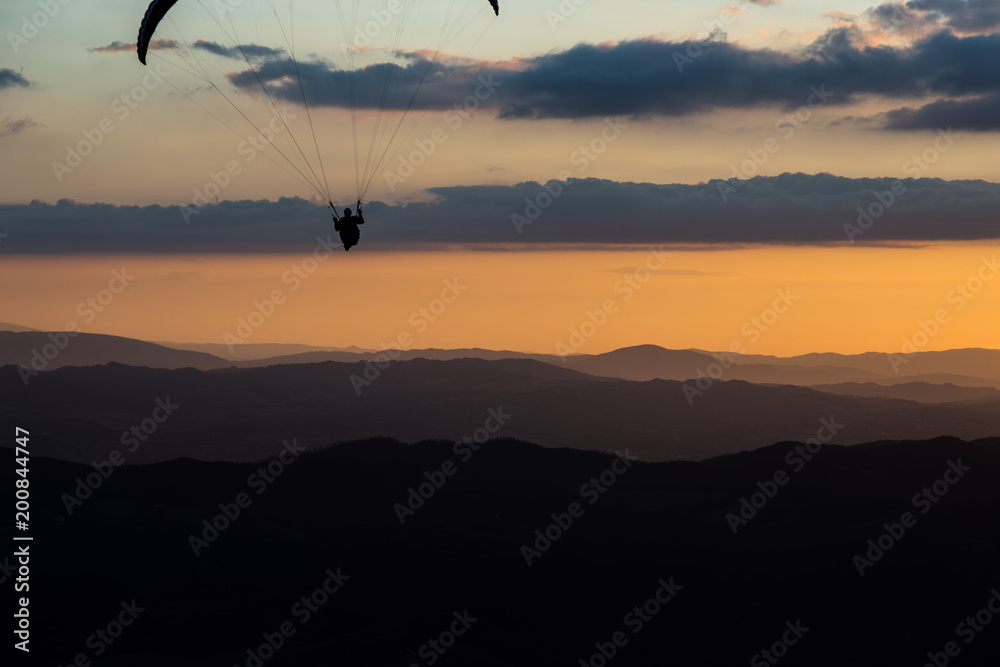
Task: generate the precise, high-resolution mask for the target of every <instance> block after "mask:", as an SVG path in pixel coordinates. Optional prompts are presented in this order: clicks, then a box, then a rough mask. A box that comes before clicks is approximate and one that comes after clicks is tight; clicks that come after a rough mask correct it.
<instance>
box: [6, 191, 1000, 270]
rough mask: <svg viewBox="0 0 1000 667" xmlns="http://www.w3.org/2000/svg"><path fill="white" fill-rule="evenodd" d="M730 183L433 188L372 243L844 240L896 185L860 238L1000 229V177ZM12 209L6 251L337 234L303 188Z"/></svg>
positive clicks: (384, 218)
mask: <svg viewBox="0 0 1000 667" xmlns="http://www.w3.org/2000/svg"><path fill="white" fill-rule="evenodd" d="M725 183H726V182H723V181H711V182H708V183H701V184H697V185H684V184H662V185H661V184H653V183H623V182H616V181H609V180H600V179H583V180H574V179H569V180H568V181H564V182H559V181H551V182H549V183H548V184H546V185H547V188H548V191H547V190H546V189H545V187H544V186H543V185H541V184H539V183H535V182H526V183H518V184H516V185H510V186H503V185H481V186H463V187H441V188H433V189H431V190H430V191H429V192H430V194H432V195H434V196H435V197H436V199H435V200H434V201H430V202H424V203H410V204H397V205H388V204H384V203H381V202H377V201H376V202H371V203H369V204H367V205H366V206H365V217H366V219H367V224H366V225H365V227H364V229H363V230H362V246H361V247H362V248H363V249H364V250H365V251H377V250H390V249H395V250H407V249H428V248H440V247H456V246H465V247H472V248H491V247H492V248H497V247H508V248H509V247H519V248H529V249H530V248H547V247H554V246H560V247H617V246H622V245H632V244H634V245H639V244H657V245H659V244H664V245H680V244H698V245H702V246H712V245H719V244H729V245H739V244H743V245H750V244H773V245H788V244H793V245H795V244H799V245H801V244H819V245H825V244H831V243H844V242H846V241H847V236H846V234H845V225H856V224H857V220H858V218H859V216H860V215H861V212H860V211H859V208H860V209H862V210H867V209H871V208H873V204H875V203H877V202H878V201H879V199H882V200H883V201H885V200H886V198H887V197H888V195H889V194H890V193H891V191H892V189H893V187H894V184H895V190H896V192H897V193H899V194H895V195H893V199H894V202H893V203H892V204H891V205H890V206H889V207H888V209H886V210H885V211H884V213H883V214H882V215H879V216H876V218H877V219H876V220H875V222H874V224H872V225H870V227H869V228H868V229H867V231H866V233H865V234H864V236H862V237H860V238H859V239H858V243H862V242H863V243H878V244H886V243H912V242H928V241H944V240H984V239H997V238H1000V228H998V227H997V225H996V211H997V210H1000V184H998V183H989V182H985V181H944V180H940V179H927V178H922V179H909V178H908V179H903V180H902V181H899V182H898V183H897V182H896V180H895V179H892V178H859V179H854V178H843V177H838V176H832V175H829V174H815V175H809V174H782V175H780V176H774V177H756V178H752V179H750V180H748V181H743V182H742V184H741V185H740V186H739V188H738V191H737V192H736V193H730V194H729V196H728V199H727V200H726V201H723V200H722V198H721V197H720V194H719V192H720V185H723V184H725ZM900 188H902V190H900ZM551 193H556V195H557V196H552V194H551ZM526 202H531V204H528V203H526ZM623 203H624V205H623ZM546 204H547V206H546ZM0 217H2V219H3V220H4V231H5V232H7V233H8V234H9V236H8V238H6V239H5V240H4V252H5V253H7V254H42V253H47V254H53V253H116V252H120V253H164V254H176V253H184V254H188V255H191V254H203V253H208V254H212V253H249V252H265V253H266V252H280V253H299V252H310V251H311V250H312V248H314V247H315V246H316V243H317V238H324V239H325V238H327V237H329V238H331V239H332V241H334V242H336V240H337V238H336V234H334V233H333V231H332V229H331V225H330V218H329V213H328V211H327V210H326V209H324V208H322V207H320V206H317V205H316V204H313V203H310V202H308V201H306V200H303V199H298V198H282V199H280V200H278V201H276V202H272V201H235V202H234V201H223V202H221V203H219V204H212V205H208V206H205V207H204V208H203V209H201V210H200V212H199V213H198V214H197V215H194V216H191V219H190V223H189V224H185V221H184V217H183V216H182V215H181V213H180V209H179V208H178V207H176V206H174V207H170V206H166V207H164V206H145V207H137V206H113V205H110V204H78V203H75V202H72V201H68V200H61V201H60V202H58V203H57V204H55V205H49V204H42V203H39V202H33V203H32V204H30V205H14V206H10V205H8V206H0ZM609 221H613V223H609ZM518 227H520V233H518V229H517V228H518ZM335 245H336V244H335Z"/></svg>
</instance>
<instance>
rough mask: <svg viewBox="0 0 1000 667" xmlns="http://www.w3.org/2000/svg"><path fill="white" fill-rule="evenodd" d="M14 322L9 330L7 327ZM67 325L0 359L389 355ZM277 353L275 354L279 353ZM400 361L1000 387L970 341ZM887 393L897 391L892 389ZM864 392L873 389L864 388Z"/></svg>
mask: <svg viewBox="0 0 1000 667" xmlns="http://www.w3.org/2000/svg"><path fill="white" fill-rule="evenodd" d="M4 329H12V330H13V331H5V330H4ZM64 336H65V334H64V333H60V332H54V333H46V332H38V331H34V330H29V329H28V328H27V327H20V326H18V325H9V324H8V325H3V324H0V365H3V364H16V365H21V366H24V367H26V368H32V367H33V366H32V364H34V365H35V366H34V368H36V370H38V369H41V368H42V367H44V369H45V370H54V369H56V368H61V367H64V366H87V365H95V364H105V363H122V364H128V365H132V366H148V367H150V368H185V367H191V368H198V369H200V370H213V369H218V368H225V367H229V366H236V367H241V368H258V367H266V366H274V365H281V364H307V363H320V362H325V361H336V362H343V363H351V362H359V361H377V360H380V359H384V358H385V355H386V353H385V352H378V351H372V350H363V349H361V348H356V347H352V348H325V349H324V348H316V347H314V346H307V345H291V344H266V343H261V344H243V345H236V346H233V349H232V350H230V349H229V346H227V345H222V344H215V343H204V344H177V343H148V342H144V341H137V340H134V339H129V338H123V337H120V336H107V335H103V334H83V333H81V334H77V335H75V336H73V337H72V338H71V339H69V343H72V344H65V345H63V344H61V343H59V342H58V340H57V339H59V338H61V337H64ZM275 353H279V354H275ZM392 358H393V359H394V360H413V359H432V360H439V361H448V360H454V359H465V358H475V359H487V360H501V359H533V360H536V361H541V362H544V363H548V364H552V365H556V366H561V367H563V368H570V369H573V370H578V371H580V372H583V373H587V374H589V375H596V376H602V377H613V378H621V379H624V380H635V381H646V380H654V379H659V380H689V379H695V378H698V377H702V376H710V377H711V378H713V379H720V380H743V381H746V382H753V383H758V384H759V383H764V384H793V385H798V386H813V385H830V384H844V383H859V384H860V383H877V384H881V385H894V384H901V383H913V382H926V383H931V384H955V385H958V386H963V387H993V388H995V389H1000V350H986V349H967V350H947V351H942V352H916V353H914V354H912V355H888V354H884V353H877V352H867V353H864V354H858V355H842V354H834V353H817V354H806V355H800V356H794V357H773V356H767V355H730V354H727V353H715V352H705V351H701V350H669V349H666V348H662V347H659V346H657V345H637V346H633V347H627V348H622V349H619V350H614V351H612V352H607V353H602V354H579V355H568V356H559V355H554V354H536V353H527V352H515V351H510V350H486V349H482V348H461V349H453V350H442V349H433V348H432V349H420V350H401V351H393V352H392ZM886 393H887V395H891V392H886ZM866 395H867V394H866Z"/></svg>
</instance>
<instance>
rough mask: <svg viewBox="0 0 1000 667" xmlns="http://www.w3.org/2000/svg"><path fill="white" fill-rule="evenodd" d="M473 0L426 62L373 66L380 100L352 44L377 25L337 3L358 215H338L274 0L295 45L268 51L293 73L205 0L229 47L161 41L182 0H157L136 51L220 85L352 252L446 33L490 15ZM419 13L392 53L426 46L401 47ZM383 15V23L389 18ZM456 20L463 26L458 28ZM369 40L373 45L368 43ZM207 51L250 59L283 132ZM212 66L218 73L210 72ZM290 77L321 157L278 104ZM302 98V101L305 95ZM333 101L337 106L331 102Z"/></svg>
mask: <svg viewBox="0 0 1000 667" xmlns="http://www.w3.org/2000/svg"><path fill="white" fill-rule="evenodd" d="M467 1H468V4H469V8H468V9H467V10H462V11H459V10H456V9H454V8H449V10H448V11H449V14H446V15H445V16H444V24H443V26H442V29H441V32H440V34H439V36H438V39H439V44H438V46H437V47H436V48H426V46H425V45H421V47H420V49H424V50H425V51H426V52H427V53H430V54H431V55H430V56H429V57H425V56H420V57H421V58H422V60H418V61H417V62H418V63H419V65H417V66H414V65H413V64H408V65H406V66H405V67H404V66H400V65H395V64H382V63H376V64H373V65H371V67H381V68H382V71H384V74H381V73H380V74H378V76H377V77H368V79H367V80H381V81H382V90H381V93H379V94H378V95H376V96H375V97H374V98H364V97H362V96H361V95H360V93H359V90H358V89H357V88H356V85H357V84H356V80H355V74H356V72H361V71H362V70H363V69H364V70H367V66H361V67H360V68H359V67H358V66H356V65H355V60H354V57H355V53H361V54H362V55H363V53H364V51H365V49H362V48H360V45H358V44H357V43H356V44H355V46H357V47H358V48H350V47H349V46H347V43H348V42H351V41H355V42H356V39H358V37H356V36H357V35H362V36H372V35H371V33H370V30H371V29H370V28H369V26H368V25H366V26H365V28H364V30H365V31H366V32H364V34H362V30H361V28H360V27H358V5H359V0H354V10H353V12H352V13H351V17H350V20H347V19H345V18H344V16H343V13H342V12H341V11H340V6H339V2H337V1H335V3H334V4H335V6H336V8H337V10H338V14H339V15H340V18H341V22H342V23H343V24H344V25H343V26H342V27H343V30H344V35H345V42H344V43H342V44H341V50H342V51H343V54H344V55H345V56H346V58H347V66H346V67H343V68H341V69H339V70H335V71H338V72H346V73H347V74H348V77H349V78H348V81H349V86H348V87H346V89H345V90H344V91H343V92H342V94H340V95H339V96H338V97H339V99H341V100H349V101H350V106H347V105H346V104H340V105H334V106H343V107H345V108H348V109H350V111H351V126H352V130H353V138H354V163H355V164H354V169H355V172H356V174H355V176H356V180H357V188H358V192H357V194H358V204H357V209H356V211H357V215H353V214H352V212H351V210H350V209H345V210H344V215H343V216H339V215H338V214H337V209H336V208H335V206H334V203H333V198H332V194H331V192H330V187H329V183H328V182H327V175H326V170H325V168H324V165H323V157H322V154H321V151H320V146H319V143H320V142H319V141H318V139H317V136H316V127H315V126H314V125H313V119H312V116H311V114H310V103H309V101H308V100H307V95H306V90H307V86H306V85H304V84H303V78H302V77H301V76H300V73H299V63H298V61H297V60H296V58H295V50H294V45H293V44H292V41H291V40H290V39H289V35H291V34H294V31H293V30H289V31H288V32H287V33H286V30H285V27H284V25H282V23H281V20H280V18H279V17H278V13H277V10H276V9H275V7H274V6H273V5H272V4H271V2H270V0H269V2H268V5H269V6H270V8H271V10H272V13H273V14H274V17H275V19H278V21H277V22H276V27H277V30H279V31H280V33H281V35H282V36H284V37H285V40H286V46H287V49H271V48H267V49H266V50H267V51H268V52H269V53H272V54H279V53H280V54H285V53H287V59H288V60H289V61H290V63H291V65H292V66H293V73H289V74H288V75H286V76H283V77H277V78H270V79H269V78H268V75H263V74H262V66H261V63H260V60H259V59H260V55H259V54H260V52H261V51H260V50H261V49H264V48H265V47H259V46H257V45H254V44H249V45H248V44H246V43H244V42H241V41H240V39H239V36H238V35H237V32H236V31H237V28H236V24H235V23H234V21H233V20H232V18H230V17H228V16H226V19H227V21H228V25H224V24H223V22H222V19H221V18H220V17H217V16H212V15H211V13H209V12H208V11H207V9H206V8H205V7H204V5H203V4H202V3H201V2H198V3H195V5H196V6H200V7H201V8H202V10H203V11H204V12H206V13H207V14H209V16H210V18H211V20H212V21H214V22H215V24H216V26H217V27H218V28H219V30H220V31H221V32H222V34H223V35H224V36H225V41H227V42H228V43H229V44H230V45H229V46H224V45H220V44H219V43H218V42H212V41H210V40H204V39H199V40H197V41H195V42H188V41H187V40H186V39H184V38H183V36H181V34H180V30H179V29H178V28H176V26H175V27H174V30H175V31H176V34H177V37H178V38H177V39H165V40H162V41H157V42H153V36H154V34H155V33H156V31H157V28H158V27H159V26H160V24H161V22H163V21H164V19H165V17H167V15H168V13H169V12H170V10H171V9H172V8H173V7H174V6H175V5H176V4H177V0H152V2H150V4H149V7H148V8H147V9H146V13H145V15H144V16H143V18H142V23H141V24H140V26H139V34H138V38H137V40H136V53H137V55H138V57H139V62H141V63H142V64H143V65H146V59H147V56H148V54H149V51H150V50H151V49H163V50H169V51H170V52H171V53H172V54H173V56H174V57H177V58H180V59H181V60H182V61H183V63H181V64H178V65H177V67H178V68H179V70H180V71H182V72H184V73H185V74H187V75H189V76H193V77H195V78H197V79H199V80H200V81H201V82H203V83H204V84H207V86H205V88H204V89H205V90H214V91H216V92H217V93H218V94H219V95H221V97H222V98H223V99H225V101H226V102H227V103H228V104H229V105H230V106H231V107H232V108H233V109H234V110H235V112H236V113H237V114H238V116H239V117H242V119H243V120H244V121H246V122H247V123H248V124H249V125H251V126H252V127H253V128H254V129H255V130H257V131H258V136H261V137H264V138H265V140H266V142H267V144H268V145H269V146H270V147H272V148H273V150H274V152H275V153H276V154H277V157H280V159H281V160H282V162H279V161H278V160H277V159H276V158H272V157H270V155H269V154H268V153H264V155H265V156H267V157H268V158H269V159H271V160H272V162H275V163H276V164H277V165H278V166H279V167H281V168H282V169H284V170H285V171H286V172H288V173H289V174H290V175H292V176H293V177H295V178H296V179H297V180H299V181H300V182H301V183H302V184H303V185H305V186H306V187H308V188H309V189H310V190H312V192H313V193H315V195H316V196H318V197H319V198H321V199H322V200H324V201H326V202H327V204H329V206H330V208H331V209H332V211H333V212H332V216H331V217H332V219H333V223H334V229H335V230H336V231H338V232H340V238H341V241H342V242H343V244H344V250H345V251H347V250H350V249H351V248H352V247H354V246H355V245H357V243H358V240H359V238H360V231H359V229H358V226H359V225H362V224H364V222H365V220H364V217H363V216H362V215H361V202H362V199H364V198H365V197H366V194H367V191H368V189H369V187H370V186H371V185H372V183H373V182H374V180H375V179H376V178H377V177H378V176H379V175H380V174H381V173H382V171H383V170H384V169H385V166H386V164H387V163H388V161H389V158H390V156H391V155H392V154H393V151H396V150H398V149H399V146H400V143H401V142H402V141H403V140H404V139H405V138H406V137H407V136H408V133H407V132H400V129H401V128H402V124H403V120H404V118H405V117H406V115H407V113H408V112H409V111H410V110H411V108H413V106H414V99H415V98H416V95H417V91H419V89H420V88H421V86H422V85H423V84H424V82H425V81H426V80H427V78H428V74H429V73H430V71H431V67H432V65H433V64H434V62H435V59H436V58H437V57H438V54H439V53H442V46H443V45H444V44H445V43H446V41H447V40H446V38H447V37H448V36H449V35H451V36H452V37H454V36H455V35H457V34H461V33H462V32H463V30H464V28H465V27H466V26H467V25H468V22H469V21H470V20H471V18H470V17H474V15H475V14H480V15H481V14H482V13H486V12H488V10H486V8H485V7H483V6H482V4H479V3H481V1H482V0H467ZM488 2H489V4H490V6H491V7H492V8H493V12H494V14H495V15H497V16H499V15H500V4H499V0H488ZM240 3H242V0H240ZM240 3H230V5H232V7H227V12H228V11H229V9H233V8H235V6H236V4H240ZM411 3H412V4H414V5H416V4H417V0H406V1H405V2H404V3H401V4H402V5H410V4H411ZM182 7H186V3H182ZM289 8H291V5H289ZM178 11H182V10H178ZM463 11H464V13H463ZM182 13H183V12H182ZM289 13H291V9H289ZM411 15H413V12H412V11H406V12H403V13H401V14H400V16H399V17H398V24H399V25H398V26H397V27H395V28H393V30H391V31H387V33H386V34H387V35H388V36H389V37H390V38H391V39H392V40H395V41H393V43H392V45H391V48H390V52H391V53H394V54H404V56H403V57H413V56H412V54H413V53H418V52H419V51H418V49H413V50H411V51H410V52H406V50H405V49H402V48H400V45H399V39H400V37H401V36H402V35H403V34H404V30H403V28H404V25H405V23H406V22H407V21H408V20H409V19H410V17H411ZM173 18H174V14H171V15H170V19H168V21H169V22H170V23H171V24H173V20H172V19H173ZM379 20H380V21H381V19H379ZM459 24H461V25H459ZM456 26H458V27H457V29H456ZM383 27H384V26H383ZM377 32H378V31H376V34H377ZM484 32H485V30H484ZM476 41H478V40H476ZM364 44H365V46H367V42H365V43H364ZM474 44H475V43H473V45H474ZM199 50H201V51H202V52H203V53H204V52H208V53H210V54H216V55H219V54H222V53H225V54H226V55H225V56H223V57H237V54H238V56H239V57H242V59H243V61H244V62H245V63H246V67H247V69H246V71H245V72H246V73H249V74H252V79H247V80H248V81H251V80H252V81H255V82H256V84H257V88H258V89H259V90H258V91H257V92H258V96H257V98H256V99H257V101H258V103H263V105H264V108H265V109H266V110H267V112H268V113H269V114H270V116H271V117H272V122H274V121H277V122H278V126H279V128H280V129H278V128H275V127H274V126H273V125H271V129H272V130H276V132H270V133H265V132H264V131H263V130H262V129H261V127H260V125H261V124H260V123H259V121H255V120H254V119H252V118H251V116H252V115H254V112H253V110H252V109H250V108H248V107H245V106H243V107H241V104H238V103H237V102H238V101H239V100H241V99H243V98H241V97H240V96H239V95H232V93H229V94H227V92H226V90H231V89H232V88H236V90H237V91H239V92H247V91H246V88H245V87H244V88H241V87H240V85H241V84H236V82H235V79H237V78H238V75H239V73H233V72H231V71H223V70H221V69H218V68H214V67H213V65H211V64H210V63H207V62H206V61H205V58H204V56H203V55H199V53H198V51H199ZM168 55H169V54H168ZM283 57H284V56H283ZM362 60H363V58H362ZM264 63H265V65H267V64H274V63H273V61H272V62H270V63H269V62H268V61H266V60H265V61H264ZM210 69H211V70H212V71H210ZM213 71H214V72H215V73H216V74H217V75H221V77H222V79H224V81H221V80H219V79H217V78H216V77H213V75H212V72H213ZM314 81H315V79H311V80H310V81H309V82H308V83H309V84H310V85H313V82H314ZM288 82H291V84H292V86H293V87H292V88H291V89H290V90H291V91H295V88H297V91H295V92H297V93H298V94H296V95H294V97H295V98H299V99H301V103H302V106H303V107H304V109H305V112H306V114H305V115H306V120H307V122H308V126H309V131H310V133H311V138H312V143H313V146H314V148H315V153H314V154H313V155H308V154H307V153H306V151H305V150H303V148H302V144H300V142H299V140H298V139H297V138H296V136H295V133H293V132H292V128H291V127H289V125H288V123H286V122H285V120H284V116H283V114H282V113H281V112H280V111H279V110H278V108H277V106H276V104H275V99H278V100H286V101H287V100H288V97H286V96H287V95H288V94H289V92H290V90H288V89H285V90H282V86H285V85H286V84H287V83H288ZM401 82H402V83H401ZM414 82H415V84H414ZM168 83H169V82H168ZM265 84H270V85H265ZM170 85H171V86H173V87H174V88H175V89H176V90H177V91H178V92H180V93H181V94H183V95H185V96H187V97H188V98H189V99H191V100H192V101H193V102H195V104H197V105H198V106H200V107H202V109H204V110H206V111H208V113H209V114H210V115H212V116H213V117H215V118H216V120H218V121H219V122H221V123H222V124H223V125H225V126H226V127H227V129H229V130H230V131H231V132H233V133H236V134H239V132H238V130H237V129H236V128H234V127H232V126H231V125H230V123H228V122H226V121H225V120H223V119H222V118H221V117H220V116H218V115H216V114H214V113H212V111H210V110H209V109H207V108H206V107H205V106H203V105H202V104H199V103H198V101H197V100H195V99H194V98H193V97H192V93H188V92H187V90H185V89H182V88H180V87H179V86H176V85H174V84H172V83H171V84H170ZM200 89H201V87H200V86H199V87H196V88H195V89H194V90H195V91H197V90H200ZM399 91H407V92H405V93H400V96H399V97H397V92H399ZM293 94H294V93H293ZM407 98H408V101H407ZM370 99H375V100H377V104H372V103H371V102H370V101H368V100H370ZM295 101H296V102H297V101H298V99H296V100H295ZM366 103H367V104H370V106H368V107H365V108H371V109H373V110H375V111H376V113H375V114H374V115H373V118H372V122H371V125H372V130H371V141H370V146H369V147H368V148H367V151H365V149H364V147H363V146H361V145H359V132H358V128H359V120H358V117H359V114H358V109H359V108H361V105H362V104H366ZM327 104H329V102H328V103H327ZM258 112H259V109H258ZM392 112H397V113H398V121H394V122H390V121H389V119H388V115H387V114H389V113H392ZM364 120H365V119H362V122H364ZM411 131H412V130H411ZM278 132H280V134H281V136H282V139H283V142H284V143H286V144H287V145H284V146H282V147H278V146H277V145H275V143H274V142H272V141H271V139H270V137H271V136H274V135H275V134H277V133H278ZM303 143H304V142H303ZM304 145H305V146H306V148H308V147H309V146H308V144H304ZM364 152H367V159H366V160H363V161H362V160H359V155H361V154H362V153H364ZM362 157H363V156H362Z"/></svg>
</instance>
